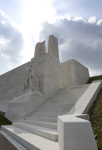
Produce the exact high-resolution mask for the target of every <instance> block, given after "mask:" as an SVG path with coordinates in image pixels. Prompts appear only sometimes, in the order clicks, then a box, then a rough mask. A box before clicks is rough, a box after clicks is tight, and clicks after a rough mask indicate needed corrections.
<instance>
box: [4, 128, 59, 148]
mask: <svg viewBox="0 0 102 150" xmlns="http://www.w3.org/2000/svg"><path fill="white" fill-rule="evenodd" d="M1 128H2V130H3V131H5V132H6V133H7V134H9V135H10V136H12V137H13V138H14V139H16V140H17V141H18V142H20V143H21V144H22V145H24V146H25V147H26V148H27V149H29V150H59V146H58V142H54V141H51V140H48V139H46V138H43V137H40V136H38V135H35V134H32V133H30V132H27V131H25V130H22V129H19V128H17V127H14V126H2V127H1Z"/></svg>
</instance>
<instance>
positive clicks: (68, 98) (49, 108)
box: [1, 85, 89, 150]
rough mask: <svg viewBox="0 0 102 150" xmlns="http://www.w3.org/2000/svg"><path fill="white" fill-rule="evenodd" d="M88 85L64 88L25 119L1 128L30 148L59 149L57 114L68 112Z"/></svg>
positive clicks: (42, 149)
mask: <svg viewBox="0 0 102 150" xmlns="http://www.w3.org/2000/svg"><path fill="white" fill-rule="evenodd" d="M88 87H89V85H81V86H77V87H73V88H62V89H60V90H59V91H58V92H57V93H56V94H54V95H53V96H52V97H51V98H50V99H49V100H47V101H46V102H45V103H44V104H43V105H41V106H40V107H39V109H37V110H36V112H33V113H32V114H30V115H29V116H28V117H26V119H25V120H20V121H19V122H13V124H12V125H10V126H2V127H1V129H2V130H3V131H4V132H6V133H7V134H9V135H10V136H11V137H13V138H14V139H16V140H17V141H18V142H19V143H21V144H22V145H23V146H24V147H25V148H27V149H29V150H59V145H58V132H57V116H58V115H64V114H66V113H68V111H69V110H70V109H71V108H72V107H73V105H74V104H75V103H76V102H77V100H78V99H79V98H80V97H81V95H82V94H83V93H84V92H85V90H86V89H87V88H88Z"/></svg>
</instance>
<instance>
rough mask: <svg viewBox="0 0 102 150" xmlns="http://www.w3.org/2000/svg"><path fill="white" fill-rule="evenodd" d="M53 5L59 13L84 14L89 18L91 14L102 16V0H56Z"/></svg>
mask: <svg viewBox="0 0 102 150" xmlns="http://www.w3.org/2000/svg"><path fill="white" fill-rule="evenodd" d="M52 5H53V7H54V8H55V9H56V11H57V15H66V14H67V15H71V16H72V17H75V16H78V17H79V16H82V17H83V18H85V19H88V18H89V17H91V16H96V17H97V18H98V19H101V18H102V15H101V14H102V0H98V1H93V0H76V1H73V0H63V1H62V0H54V1H53V2H52Z"/></svg>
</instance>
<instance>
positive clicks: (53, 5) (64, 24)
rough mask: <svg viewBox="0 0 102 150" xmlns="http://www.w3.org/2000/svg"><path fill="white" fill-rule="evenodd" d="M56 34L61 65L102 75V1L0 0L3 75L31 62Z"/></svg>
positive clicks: (1, 69)
mask: <svg viewBox="0 0 102 150" xmlns="http://www.w3.org/2000/svg"><path fill="white" fill-rule="evenodd" d="M52 34H53V35H54V36H56V37H57V39H58V43H59V54H60V61H61V62H63V61H67V60H70V59H76V60H77V61H79V62H80V63H82V64H83V65H85V66H86V67H88V68H89V71H90V76H94V75H100V74H102V0H98V1H96V0H76V1H75V0H0V74H3V73H5V72H7V71H9V70H11V69H13V68H15V67H17V66H19V65H21V64H23V63H26V62H28V61H30V60H31V58H33V56H34V49H35V44H36V43H37V42H41V41H43V40H46V46H47V42H48V37H49V35H52Z"/></svg>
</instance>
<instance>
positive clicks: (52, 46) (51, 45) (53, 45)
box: [48, 35, 59, 59]
mask: <svg viewBox="0 0 102 150" xmlns="http://www.w3.org/2000/svg"><path fill="white" fill-rule="evenodd" d="M48 54H50V55H52V56H53V57H56V58H57V59H59V51H58V41H57V38H56V37H54V36H53V35H50V36H49V42H48Z"/></svg>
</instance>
